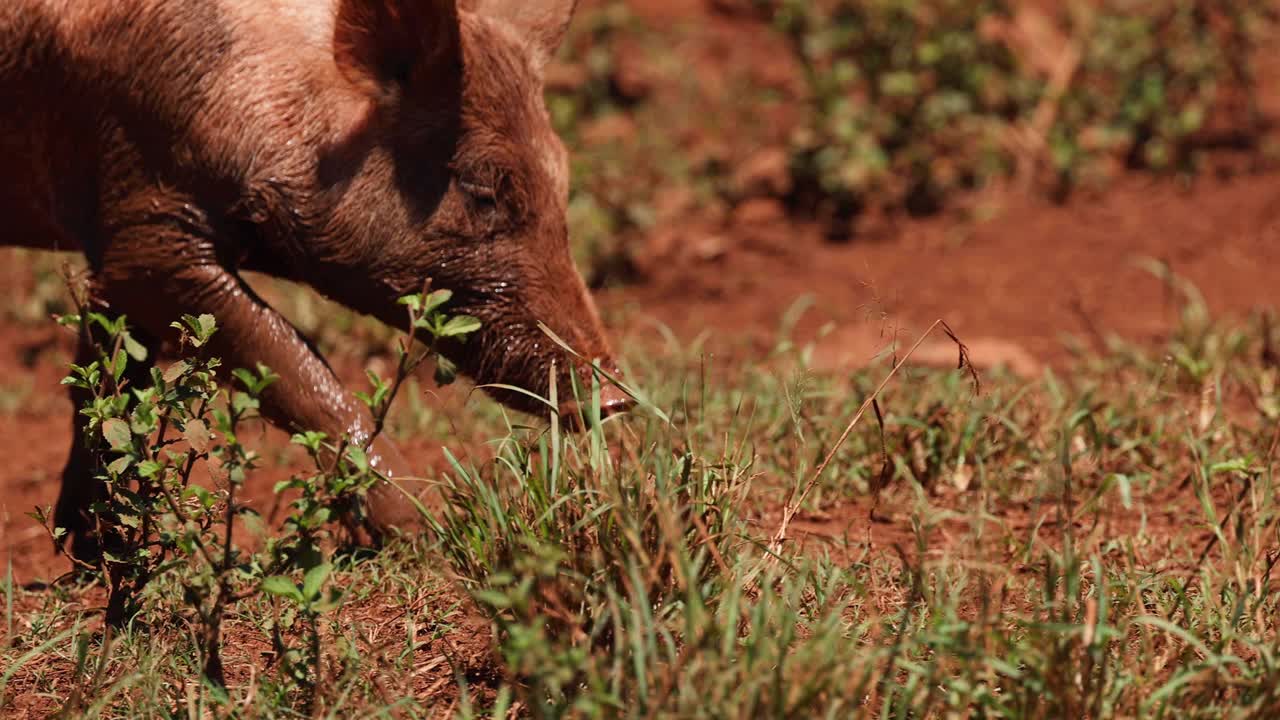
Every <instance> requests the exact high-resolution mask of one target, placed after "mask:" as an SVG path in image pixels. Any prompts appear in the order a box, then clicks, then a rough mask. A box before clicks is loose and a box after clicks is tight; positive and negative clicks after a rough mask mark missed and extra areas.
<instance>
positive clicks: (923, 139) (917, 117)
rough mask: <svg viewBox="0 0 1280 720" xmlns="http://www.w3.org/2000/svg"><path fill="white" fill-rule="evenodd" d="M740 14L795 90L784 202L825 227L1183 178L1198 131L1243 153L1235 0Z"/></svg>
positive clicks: (946, 4) (839, 4) (944, 4)
mask: <svg viewBox="0 0 1280 720" xmlns="http://www.w3.org/2000/svg"><path fill="white" fill-rule="evenodd" d="M757 5H758V6H760V7H762V8H764V9H765V10H766V11H767V12H768V13H769V14H770V15H771V17H772V18H773V22H774V23H775V25H776V26H777V27H778V28H779V29H780V30H781V31H782V32H784V33H785V34H786V35H787V36H788V37H789V38H790V40H791V43H792V46H793V48H794V50H795V54H796V56H797V58H798V59H799V61H800V63H801V65H802V66H803V68H804V71H805V79H806V82H807V86H808V92H809V98H808V104H809V117H808V119H807V120H806V121H805V122H804V123H803V125H802V127H800V128H799V129H798V130H797V132H796V133H795V139H794V145H793V164H792V171H793V174H794V176H795V180H796V184H795V185H796V188H797V190H796V197H795V198H793V200H795V201H796V202H797V203H798V204H799V206H800V208H801V209H803V210H806V211H811V212H818V213H819V214H820V215H824V216H826V217H828V218H831V219H836V220H848V219H849V218H851V217H852V216H853V215H855V214H857V213H858V212H860V211H862V210H864V209H867V208H879V209H894V208H904V209H906V210H907V211H908V212H911V213H928V212H932V211H936V210H937V209H939V208H940V207H941V206H942V205H943V203H944V202H945V201H946V200H948V199H949V198H951V197H952V196H953V195H954V194H955V193H956V192H957V191H961V190H970V189H974V188H981V187H984V186H987V185H989V184H991V183H993V182H996V181H1000V180H1003V179H1006V178H1010V177H1017V178H1018V179H1020V180H1023V181H1025V182H1038V183H1039V184H1041V185H1042V186H1044V187H1046V188H1048V189H1049V190H1051V191H1053V192H1055V193H1057V194H1059V195H1061V194H1063V193H1065V192H1067V191H1069V190H1070V189H1071V188H1073V187H1076V186H1078V185H1079V184H1081V183H1086V182H1096V181H1100V180H1105V179H1108V178H1109V177H1110V176H1111V175H1113V174H1114V168H1115V166H1116V165H1117V163H1123V164H1127V165H1128V166H1140V167H1144V168H1150V169H1153V170H1162V171H1163V170H1178V171H1191V170H1194V169H1195V168H1196V160H1197V152H1196V151H1197V149H1198V148H1200V147H1202V146H1203V145H1204V144H1205V142H1206V138H1205V130H1206V127H1207V124H1208V123H1209V122H1210V119H1211V118H1213V117H1221V118H1222V120H1223V121H1224V122H1226V123H1227V124H1228V125H1229V126H1231V128H1232V132H1233V133H1235V135H1233V137H1237V139H1239V140H1242V141H1244V142H1251V141H1252V139H1256V134H1257V133H1258V131H1259V128H1260V124H1259V123H1258V118H1257V115H1256V105H1257V103H1256V86H1255V83H1254V80H1253V75H1252V72H1251V70H1250V67H1251V62H1252V59H1253V57H1252V55H1253V52H1254V50H1255V48H1256V44H1257V40H1258V38H1259V37H1260V35H1261V33H1262V32H1264V30H1266V29H1268V28H1269V27H1271V25H1272V24H1273V21H1274V17H1273V14H1272V12H1271V11H1269V10H1267V9H1264V8H1261V7H1258V5H1257V4H1256V3H1251V2H1248V1H1247V0H1228V1H1227V2H1221V3H1213V4H1209V3H1203V2H1199V1H1198V0H1158V1H1145V0H1107V2H1104V3H1101V4H1100V5H1098V6H1096V7H1095V6H1092V5H1089V6H1086V5H1083V4H1081V5H1078V6H1077V5H1067V6H1063V7H1061V8H1055V9H1053V10H1050V11H1047V12H1046V11H1042V10H1039V9H1037V8H1036V7H1033V6H1032V5H1031V4H1025V5H1023V4H1018V3H1011V2H1007V1H1006V0H983V1H981V2H965V1H964V0H857V1H855V0H816V1H813V0H757ZM1046 46H1048V47H1050V48H1052V50H1051V52H1049V51H1047V50H1046ZM1241 98H1243V100H1241ZM1233 103H1234V104H1235V105H1240V104H1242V105H1243V106H1244V108H1245V110H1244V112H1235V110H1234V105H1233ZM1222 116H1225V117H1222ZM1045 170H1048V171H1049V172H1047V173H1046V172H1045Z"/></svg>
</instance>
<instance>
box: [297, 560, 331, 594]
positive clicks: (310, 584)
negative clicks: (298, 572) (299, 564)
mask: <svg viewBox="0 0 1280 720" xmlns="http://www.w3.org/2000/svg"><path fill="white" fill-rule="evenodd" d="M332 572H333V566H332V565H330V564H329V563H320V564H319V565H317V566H315V567H313V568H311V569H310V570H308V571H307V574H306V575H305V576H304V577H303V578H302V595H303V597H304V598H306V599H307V600H308V601H311V600H315V599H317V598H319V597H320V589H321V588H322V587H324V581H325V580H328V579H329V574H330V573H332Z"/></svg>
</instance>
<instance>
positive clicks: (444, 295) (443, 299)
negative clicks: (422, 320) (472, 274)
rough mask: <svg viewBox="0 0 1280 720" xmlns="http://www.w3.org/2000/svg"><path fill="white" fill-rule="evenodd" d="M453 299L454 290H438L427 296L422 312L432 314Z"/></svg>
mask: <svg viewBox="0 0 1280 720" xmlns="http://www.w3.org/2000/svg"><path fill="white" fill-rule="evenodd" d="M452 299H453V291H452V290H436V291H435V292H433V293H431V294H430V295H428V296H427V297H426V300H424V301H423V303H422V314H423V315H430V314H431V313H432V312H434V311H435V310H436V309H437V308H439V307H440V306H442V305H444V304H445V303H447V302H449V301H450V300H452Z"/></svg>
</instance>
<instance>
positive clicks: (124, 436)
mask: <svg viewBox="0 0 1280 720" xmlns="http://www.w3.org/2000/svg"><path fill="white" fill-rule="evenodd" d="M102 437H104V438H106V440H107V443H108V444H109V445H111V449H113V450H127V449H129V448H130V447H131V446H132V445H133V433H132V432H130V430H129V423H127V422H125V421H124V420H121V419H120V418H111V419H109V420H107V421H105V422H103V423H102Z"/></svg>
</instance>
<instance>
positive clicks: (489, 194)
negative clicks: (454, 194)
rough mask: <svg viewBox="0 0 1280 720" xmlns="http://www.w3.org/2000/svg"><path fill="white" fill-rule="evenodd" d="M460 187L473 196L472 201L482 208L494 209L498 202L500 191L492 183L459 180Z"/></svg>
mask: <svg viewBox="0 0 1280 720" xmlns="http://www.w3.org/2000/svg"><path fill="white" fill-rule="evenodd" d="M458 187H460V188H462V191H463V192H465V193H466V194H467V196H468V197H470V198H471V201H472V202H474V203H475V204H477V205H479V206H481V207H482V208H486V209H492V208H493V207H495V206H496V205H497V203H498V193H497V191H496V190H494V189H493V186H491V185H485V184H482V183H476V182H470V181H468V180H459V181H458Z"/></svg>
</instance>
